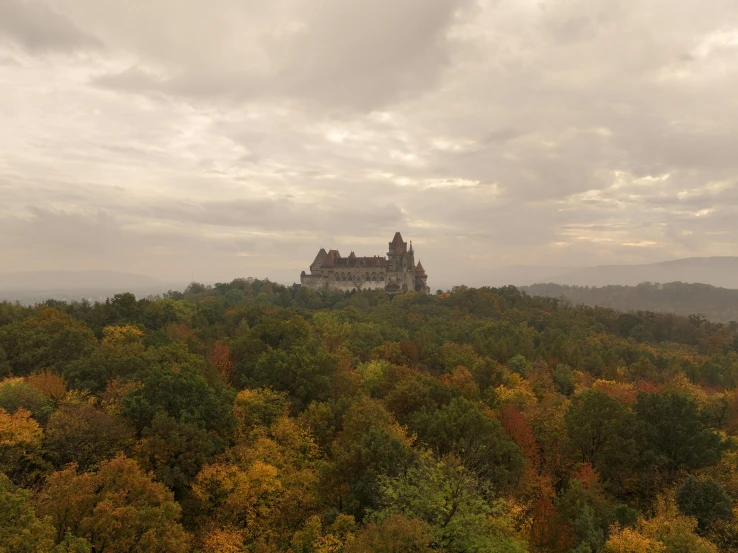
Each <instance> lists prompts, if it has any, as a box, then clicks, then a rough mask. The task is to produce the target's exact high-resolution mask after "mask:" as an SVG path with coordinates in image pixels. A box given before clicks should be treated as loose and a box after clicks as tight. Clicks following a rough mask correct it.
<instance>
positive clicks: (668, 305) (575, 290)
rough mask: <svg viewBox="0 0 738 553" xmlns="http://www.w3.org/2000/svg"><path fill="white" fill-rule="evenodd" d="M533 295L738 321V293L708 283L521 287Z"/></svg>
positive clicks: (602, 305) (606, 305)
mask: <svg viewBox="0 0 738 553" xmlns="http://www.w3.org/2000/svg"><path fill="white" fill-rule="evenodd" d="M520 289H521V290H522V291H524V292H527V293H528V294H531V295H533V296H547V297H551V298H566V299H567V300H569V301H570V302H572V303H574V304H584V305H589V306H601V307H610V308H612V309H618V310H620V311H659V312H663V313H676V314H677V315H694V314H697V315H702V316H704V317H706V318H707V319H710V320H712V321H718V322H724V323H728V322H730V321H738V290H732V289H728V288H717V287H715V286H710V285H709V284H695V283H692V284H688V283H685V282H669V283H666V284H659V283H653V282H643V283H641V284H639V285H637V286H602V287H596V286H591V287H590V286H566V285H561V284H553V283H548V284H533V285H532V286H524V287H521V288H520Z"/></svg>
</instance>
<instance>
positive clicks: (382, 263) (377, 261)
mask: <svg viewBox="0 0 738 553" xmlns="http://www.w3.org/2000/svg"><path fill="white" fill-rule="evenodd" d="M386 266H387V258H385V257H380V256H378V255H375V256H372V257H358V256H357V255H355V254H354V255H353V256H349V257H342V258H340V259H335V260H334V264H333V267H340V268H347V269H350V268H358V267H378V268H382V269H383V268H385V267H386Z"/></svg>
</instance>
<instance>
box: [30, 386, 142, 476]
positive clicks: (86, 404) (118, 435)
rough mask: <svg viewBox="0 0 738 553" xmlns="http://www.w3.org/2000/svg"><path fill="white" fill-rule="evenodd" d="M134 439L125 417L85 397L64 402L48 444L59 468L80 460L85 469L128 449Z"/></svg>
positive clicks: (52, 424)
mask: <svg viewBox="0 0 738 553" xmlns="http://www.w3.org/2000/svg"><path fill="white" fill-rule="evenodd" d="M133 438H134V435H133V430H132V429H131V428H130V427H129V426H128V425H127V424H126V423H125V421H124V420H122V419H120V418H118V417H115V416H112V415H109V414H108V413H106V412H105V411H103V410H101V409H99V408H98V407H96V406H95V405H93V404H92V402H90V401H89V400H85V399H83V398H81V399H76V400H74V399H73V400H71V401H68V402H66V403H63V404H62V405H61V406H60V407H59V409H58V410H57V411H55V412H54V413H53V414H52V415H51V417H50V418H49V422H48V425H47V427H46V435H45V440H44V447H45V448H46V450H47V452H48V455H49V457H50V458H51V459H52V460H53V462H54V464H55V466H56V467H57V468H62V467H64V466H66V465H67V464H69V463H76V464H77V467H78V468H79V470H81V471H83V472H84V471H88V470H91V469H94V468H97V467H98V466H99V465H100V463H102V462H103V461H107V460H108V459H111V458H113V457H115V456H116V454H118V453H121V452H125V451H126V450H127V449H128V448H129V447H130V446H131V445H133V441H134V439H133Z"/></svg>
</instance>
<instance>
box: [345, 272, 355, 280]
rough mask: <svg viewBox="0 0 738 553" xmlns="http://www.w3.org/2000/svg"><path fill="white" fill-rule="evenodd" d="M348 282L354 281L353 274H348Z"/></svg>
mask: <svg viewBox="0 0 738 553" xmlns="http://www.w3.org/2000/svg"><path fill="white" fill-rule="evenodd" d="M346 280H354V275H352V274H351V273H349V274H347V275H346Z"/></svg>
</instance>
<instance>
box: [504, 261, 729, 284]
mask: <svg viewBox="0 0 738 553" xmlns="http://www.w3.org/2000/svg"><path fill="white" fill-rule="evenodd" d="M539 282H555V283H557V284H568V285H573V286H607V285H611V284H612V285H620V286H635V285H637V284H639V283H641V282H698V283H702V284H711V285H712V286H719V287H722V288H738V257H690V258H687V259H675V260H673V261H663V262H660V263H648V264H643V265H601V266H597V267H587V268H583V269H576V270H573V271H569V272H565V273H562V274H559V275H553V276H551V277H550V278H546V279H541V280H539ZM513 284H515V283H513ZM520 284H527V283H524V282H520Z"/></svg>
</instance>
